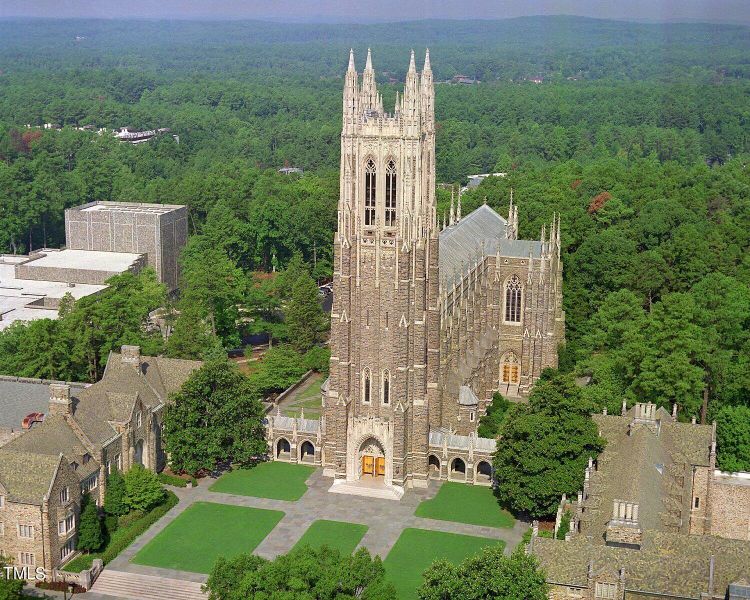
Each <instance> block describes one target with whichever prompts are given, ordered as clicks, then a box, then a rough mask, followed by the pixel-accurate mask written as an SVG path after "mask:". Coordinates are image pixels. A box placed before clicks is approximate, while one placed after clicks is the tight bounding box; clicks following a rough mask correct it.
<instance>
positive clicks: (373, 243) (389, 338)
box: [269, 51, 565, 497]
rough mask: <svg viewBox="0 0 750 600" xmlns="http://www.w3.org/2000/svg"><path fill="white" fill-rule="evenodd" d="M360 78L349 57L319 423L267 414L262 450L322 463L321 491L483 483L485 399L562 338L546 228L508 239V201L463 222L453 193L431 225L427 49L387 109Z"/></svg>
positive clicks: (556, 258) (553, 359) (368, 78)
mask: <svg viewBox="0 0 750 600" xmlns="http://www.w3.org/2000/svg"><path fill="white" fill-rule="evenodd" d="M358 79H359V78H358V74H357V72H356V70H355V67H354V55H353V53H351V54H350V57H349V68H348V70H347V72H346V79H345V84H344V98H343V130H342V133H341V175H340V198H339V206H338V231H337V233H336V236H335V241H334V281H333V310H332V312H331V363H330V378H329V380H328V381H327V382H326V384H324V386H323V399H322V401H323V417H322V419H321V422H320V423H317V422H312V421H310V420H306V419H290V418H287V417H281V416H277V417H275V418H273V419H271V422H270V431H269V438H270V440H269V441H270V442H271V443H272V444H273V448H274V456H275V458H280V453H281V448H282V446H281V444H283V448H284V450H285V452H284V454H285V455H286V454H287V453H288V455H289V459H290V460H304V455H305V454H307V456H308V458H309V459H310V460H312V461H314V462H316V463H319V464H322V465H323V467H324V472H325V474H326V475H328V476H333V477H334V478H335V480H334V485H333V487H332V488H331V491H342V492H345V491H349V492H352V493H360V492H359V491H358V490H357V488H358V487H360V488H362V487H364V488H368V490H374V489H377V488H378V487H380V488H383V489H385V490H387V491H389V492H390V493H392V494H393V495H395V496H396V497H398V496H400V494H401V493H403V489H404V488H405V487H409V486H414V487H417V486H419V487H424V486H426V485H427V480H428V479H429V478H442V479H446V478H448V479H454V480H456V479H457V480H461V481H467V482H470V483H488V482H489V470H490V461H491V458H490V455H491V452H492V451H493V450H494V446H495V442H494V440H485V439H482V438H477V437H476V427H477V423H478V420H479V416H480V415H482V414H483V413H484V411H485V410H486V407H487V404H488V403H489V402H490V400H491V398H492V394H493V392H494V391H496V390H500V391H501V392H502V393H503V394H505V395H506V396H510V397H514V396H515V397H519V396H521V397H522V396H524V395H526V394H527V393H528V391H529V388H530V387H531V385H532V384H533V382H534V381H535V380H536V379H537V378H538V377H539V375H540V373H541V371H542V369H544V368H546V367H554V366H556V365H557V348H558V346H559V344H561V343H563V341H564V335H565V321H564V313H563V311H562V304H561V301H562V263H561V261H560V223H559V221H557V220H553V222H552V223H551V227H550V229H549V234H547V232H546V231H545V230H544V229H543V230H542V235H541V239H540V240H539V241H527V240H519V239H518V238H517V229H518V210H517V207H514V206H513V203H512V199H511V207H510V214H509V216H508V219H507V220H506V219H504V218H503V217H501V216H500V215H498V214H497V213H496V212H495V211H494V210H492V209H491V208H490V207H489V206H487V205H486V204H485V205H483V206H481V207H480V208H478V209H477V210H475V211H474V212H472V213H470V214H469V215H466V216H464V217H462V216H461V205H460V199H459V203H458V206H457V207H454V206H452V207H451V215H450V219H449V222H448V223H447V224H444V227H443V229H442V230H440V228H439V226H438V221H437V218H436V209H435V113H434V106H435V93H434V86H433V80H432V70H431V69H430V56H429V51H428V52H427V54H426V56H425V62H424V69H423V70H422V73H421V74H419V73H417V70H416V66H415V62H414V53H413V52H412V55H411V62H410V64H409V70H408V73H407V75H406V84H405V87H404V92H403V95H402V96H401V97H399V96H397V97H396V106H395V109H394V112H393V113H392V114H390V113H386V112H385V111H384V110H383V101H382V98H381V96H380V94H378V91H377V88H376V85H375V71H374V70H373V67H372V60H371V57H370V52H369V51H368V53H367V63H366V65H365V69H364V72H363V74H362V81H361V85H360V82H359V80H358ZM287 421H288V422H287ZM292 429H293V436H292V435H290V434H289V431H288V430H292ZM285 430H287V431H285ZM292 437H293V439H291V440H290V439H289V438H292ZM289 442H291V444H290V443H289ZM277 445H279V452H277V451H276V446H277ZM287 448H288V452H287V451H286V450H287ZM311 449H312V450H311ZM311 453H312V454H311ZM360 491H361V490H360Z"/></svg>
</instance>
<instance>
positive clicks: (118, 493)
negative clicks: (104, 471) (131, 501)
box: [104, 469, 128, 517]
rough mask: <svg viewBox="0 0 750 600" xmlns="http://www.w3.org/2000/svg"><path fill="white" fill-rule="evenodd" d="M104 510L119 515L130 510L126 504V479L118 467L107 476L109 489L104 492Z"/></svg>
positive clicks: (109, 513)
mask: <svg viewBox="0 0 750 600" xmlns="http://www.w3.org/2000/svg"><path fill="white" fill-rule="evenodd" d="M104 512H105V513H107V514H108V515H113V516H115V517H119V516H122V515H124V514H125V513H126V512H128V507H127V506H125V480H124V479H123V477H122V473H120V471H118V470H117V469H115V470H113V471H112V473H110V474H109V476H108V477H107V491H106V492H105V494H104Z"/></svg>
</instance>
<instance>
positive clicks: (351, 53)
mask: <svg viewBox="0 0 750 600" xmlns="http://www.w3.org/2000/svg"><path fill="white" fill-rule="evenodd" d="M348 70H349V71H354V70H355V69H354V48H349V69H348Z"/></svg>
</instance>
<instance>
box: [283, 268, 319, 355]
mask: <svg viewBox="0 0 750 600" xmlns="http://www.w3.org/2000/svg"><path fill="white" fill-rule="evenodd" d="M285 318H286V323H287V329H288V332H289V341H290V343H291V344H292V346H293V347H294V349H295V350H297V352H299V353H301V354H304V353H305V352H307V351H308V350H309V349H310V348H312V347H313V346H314V345H315V344H316V342H318V340H319V339H320V333H321V332H322V331H323V330H324V329H325V319H324V315H323V308H322V306H321V304H320V297H319V294H318V286H316V285H315V282H314V281H313V279H312V277H310V276H309V275H307V274H302V275H300V277H299V278H298V279H297V281H296V283H295V284H294V288H293V289H292V299H291V302H290V303H289V306H288V308H287V310H286V313H285Z"/></svg>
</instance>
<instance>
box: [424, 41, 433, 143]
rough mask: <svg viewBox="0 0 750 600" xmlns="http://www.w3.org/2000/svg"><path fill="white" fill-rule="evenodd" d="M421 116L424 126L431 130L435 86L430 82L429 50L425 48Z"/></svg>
mask: <svg viewBox="0 0 750 600" xmlns="http://www.w3.org/2000/svg"><path fill="white" fill-rule="evenodd" d="M421 103H422V114H423V115H424V123H425V125H426V126H427V127H428V128H429V129H431V128H432V126H433V123H434V121H435V86H434V84H433V82H432V68H430V49H429V48H427V50H426V52H425V56H424V68H423V69H422V92H421Z"/></svg>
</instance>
